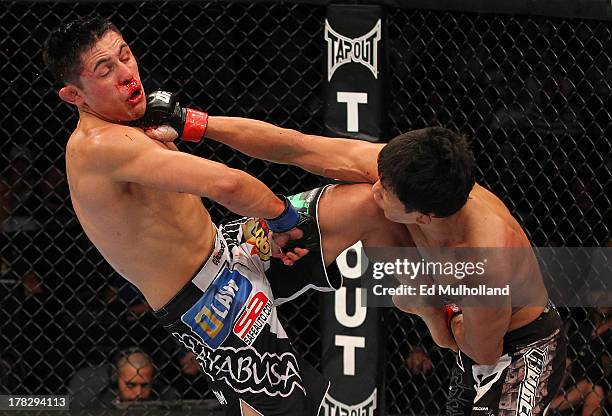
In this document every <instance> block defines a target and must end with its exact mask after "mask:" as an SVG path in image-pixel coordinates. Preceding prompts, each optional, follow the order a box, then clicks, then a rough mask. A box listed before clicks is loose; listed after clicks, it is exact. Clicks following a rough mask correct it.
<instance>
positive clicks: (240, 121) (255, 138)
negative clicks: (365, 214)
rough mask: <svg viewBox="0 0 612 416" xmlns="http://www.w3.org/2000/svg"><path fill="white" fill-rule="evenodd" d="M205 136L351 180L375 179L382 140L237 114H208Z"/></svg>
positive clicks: (260, 156) (254, 154)
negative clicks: (308, 130)
mask: <svg viewBox="0 0 612 416" xmlns="http://www.w3.org/2000/svg"><path fill="white" fill-rule="evenodd" d="M206 136H207V137H209V138H211V139H213V140H216V141H218V142H221V143H224V144H226V145H228V146H230V147H232V148H234V149H237V150H239V151H241V152H243V153H245V154H247V155H249V156H252V157H256V158H258V159H265V160H269V161H272V162H276V163H284V164H289V165H295V166H299V167H301V168H302V169H305V170H307V171H309V172H312V173H315V174H317V175H321V176H326V177H329V178H332V179H339V180H344V181H351V182H369V183H374V182H376V181H377V180H378V169H377V159H378V153H379V152H380V149H381V148H382V147H383V145H382V144H373V143H369V142H365V141H362V140H350V139H340V138H329V137H322V136H314V135H307V134H303V133H300V132H298V131H295V130H290V129H284V128H281V127H277V126H274V125H272V124H269V123H265V122H263V121H258V120H252V119H247V118H238V117H209V120H208V128H207V130H206Z"/></svg>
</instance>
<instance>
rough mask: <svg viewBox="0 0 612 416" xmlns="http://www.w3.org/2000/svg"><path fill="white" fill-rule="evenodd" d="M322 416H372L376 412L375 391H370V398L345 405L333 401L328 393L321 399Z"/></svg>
mask: <svg viewBox="0 0 612 416" xmlns="http://www.w3.org/2000/svg"><path fill="white" fill-rule="evenodd" d="M321 409H322V410H323V413H322V416H336V415H347V416H353V415H354V416H373V415H374V410H376V389H374V391H372V394H371V395H370V397H368V398H367V399H365V400H364V401H362V402H361V403H358V404H350V405H349V404H345V403H342V402H339V401H338V400H336V399H334V398H333V397H332V396H331V394H329V392H327V395H326V396H325V399H323V406H321Z"/></svg>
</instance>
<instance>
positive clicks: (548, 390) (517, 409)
mask: <svg viewBox="0 0 612 416" xmlns="http://www.w3.org/2000/svg"><path fill="white" fill-rule="evenodd" d="M565 356H566V340H565V334H564V332H563V322H562V321H561V317H560V316H559V313H558V312H557V309H555V307H554V306H552V304H550V303H549V305H548V306H547V307H546V309H545V310H544V312H542V314H541V315H540V316H539V317H538V318H537V319H536V320H535V321H533V322H531V323H530V324H527V325H526V326H524V327H522V328H519V329H517V330H514V331H511V332H508V333H507V334H506V335H505V337H504V351H503V355H502V356H501V358H500V359H499V360H498V361H497V363H495V364H493V365H479V364H476V363H475V362H474V361H473V360H471V359H470V358H469V357H468V356H466V355H465V354H463V353H461V351H460V352H459V353H458V354H457V360H456V363H455V366H454V368H453V372H452V376H451V382H450V389H449V395H448V399H447V402H446V415H447V416H468V415H478V416H543V415H545V414H546V410H547V408H548V406H549V404H550V402H551V401H552V399H553V398H554V397H555V394H556V393H557V391H558V390H559V387H560V386H561V381H562V379H563V373H564V372H565Z"/></svg>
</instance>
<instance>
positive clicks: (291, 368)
mask: <svg viewBox="0 0 612 416" xmlns="http://www.w3.org/2000/svg"><path fill="white" fill-rule="evenodd" d="M172 335H173V336H174V337H176V338H177V339H178V340H179V341H180V342H181V343H182V344H183V345H184V346H185V347H186V348H188V349H189V350H190V351H191V352H192V353H193V354H194V355H195V357H196V360H198V362H199V363H200V367H201V368H202V370H203V371H204V373H206V374H207V375H208V376H209V377H211V378H212V379H213V380H225V382H226V383H227V384H228V385H229V386H230V387H231V388H233V389H234V390H235V391H236V392H238V393H247V392H248V393H265V394H267V395H269V396H281V397H287V396H289V395H291V394H292V393H293V392H294V391H295V390H296V389H299V390H301V391H302V393H303V394H305V393H306V389H305V388H304V384H303V382H302V377H301V376H300V373H299V366H298V363H297V358H296V356H295V355H294V354H293V353H292V352H285V353H282V354H271V353H267V352H264V353H260V352H258V351H257V350H255V349H254V348H253V347H248V346H247V347H240V348H233V347H219V348H217V349H215V350H213V349H211V348H209V347H208V346H206V345H205V344H202V343H201V342H200V341H199V339H198V338H196V337H193V336H191V335H189V334H187V333H184V334H179V333H178V332H173V333H172Z"/></svg>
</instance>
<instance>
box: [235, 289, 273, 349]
mask: <svg viewBox="0 0 612 416" xmlns="http://www.w3.org/2000/svg"><path fill="white" fill-rule="evenodd" d="M271 314H272V302H271V301H270V298H268V296H266V294H265V293H264V292H257V293H255V295H253V297H252V298H251V300H250V301H249V303H248V304H247V306H246V307H245V308H244V311H243V312H242V315H240V318H238V320H237V321H236V324H235V325H234V334H236V335H237V336H238V338H240V339H241V340H242V341H244V343H245V344H246V345H251V344H253V342H255V340H256V339H257V336H258V335H259V333H260V332H261V331H262V330H263V328H264V326H265V325H266V322H268V318H269V317H270V315H271Z"/></svg>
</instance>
